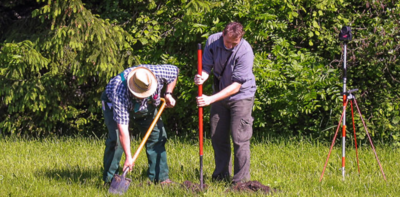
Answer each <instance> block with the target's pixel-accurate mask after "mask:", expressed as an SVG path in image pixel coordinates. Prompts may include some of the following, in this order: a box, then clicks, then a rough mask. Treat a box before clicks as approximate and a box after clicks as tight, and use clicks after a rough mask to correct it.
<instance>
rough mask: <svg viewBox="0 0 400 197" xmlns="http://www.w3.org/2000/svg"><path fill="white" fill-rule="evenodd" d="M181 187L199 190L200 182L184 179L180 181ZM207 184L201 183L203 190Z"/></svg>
mask: <svg viewBox="0 0 400 197" xmlns="http://www.w3.org/2000/svg"><path fill="white" fill-rule="evenodd" d="M182 187H185V188H186V189H188V190H190V191H192V192H201V188H200V184H196V183H192V182H190V181H184V182H183V183H182ZM207 187H208V185H207V184H203V190H204V189H207Z"/></svg>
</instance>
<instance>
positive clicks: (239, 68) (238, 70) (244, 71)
mask: <svg viewBox="0 0 400 197" xmlns="http://www.w3.org/2000/svg"><path fill="white" fill-rule="evenodd" d="M235 61H236V60H235ZM253 62H254V54H253V51H252V50H248V51H247V52H246V53H244V54H243V55H242V56H240V57H238V59H237V63H236V65H235V68H234V70H233V73H232V82H237V83H240V84H244V83H245V82H246V81H249V80H251V79H252V76H253V75H252V72H253Z"/></svg>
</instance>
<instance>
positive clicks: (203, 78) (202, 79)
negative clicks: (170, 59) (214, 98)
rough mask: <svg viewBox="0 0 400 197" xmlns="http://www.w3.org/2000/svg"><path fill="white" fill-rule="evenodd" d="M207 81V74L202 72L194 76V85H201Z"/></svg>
mask: <svg viewBox="0 0 400 197" xmlns="http://www.w3.org/2000/svg"><path fill="white" fill-rule="evenodd" d="M207 79H208V73H206V72H204V71H203V72H202V73H201V75H199V74H196V75H195V76H194V84H196V85H203V83H204V82H205V81H206V80H207Z"/></svg>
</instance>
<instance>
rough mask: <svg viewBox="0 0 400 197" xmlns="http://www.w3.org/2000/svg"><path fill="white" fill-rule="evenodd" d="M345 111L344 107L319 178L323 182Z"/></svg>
mask: <svg viewBox="0 0 400 197" xmlns="http://www.w3.org/2000/svg"><path fill="white" fill-rule="evenodd" d="M345 112H346V111H345V110H344V109H343V112H342V115H341V116H340V120H339V124H338V126H337V129H336V132H335V136H334V137H333V140H332V144H331V148H330V149H329V153H328V157H327V158H326V161H325V165H324V169H323V170H322V174H321V177H320V178H319V182H321V180H322V177H323V176H324V173H325V169H326V165H327V164H328V160H329V156H330V155H331V152H332V148H333V145H334V144H335V140H336V137H337V134H338V131H339V128H340V124H341V123H342V120H343V115H344V114H345Z"/></svg>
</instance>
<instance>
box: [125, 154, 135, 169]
mask: <svg viewBox="0 0 400 197" xmlns="http://www.w3.org/2000/svg"><path fill="white" fill-rule="evenodd" d="M134 165H135V164H134V163H133V160H132V158H131V157H127V158H126V159H125V163H124V167H123V168H122V171H123V172H125V169H126V168H129V172H130V171H132V169H133V166H134Z"/></svg>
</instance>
